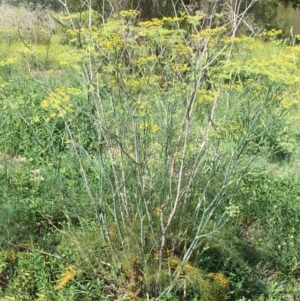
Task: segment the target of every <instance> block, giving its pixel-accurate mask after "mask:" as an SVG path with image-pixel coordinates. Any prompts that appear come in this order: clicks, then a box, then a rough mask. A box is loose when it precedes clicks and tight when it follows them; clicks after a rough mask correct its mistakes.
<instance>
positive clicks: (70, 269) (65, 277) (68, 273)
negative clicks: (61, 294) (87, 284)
mask: <svg viewBox="0 0 300 301" xmlns="http://www.w3.org/2000/svg"><path fill="white" fill-rule="evenodd" d="M76 275H78V270H77V269H76V267H75V266H73V265H69V266H67V267H66V268H65V271H64V273H63V274H62V277H61V279H60V282H59V284H58V285H57V286H56V287H55V288H54V290H55V291H58V290H60V289H62V288H63V287H65V286H66V285H67V284H68V283H69V282H70V281H71V280H73V279H74V278H75V276H76Z"/></svg>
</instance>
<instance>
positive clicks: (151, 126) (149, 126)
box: [140, 121, 160, 133]
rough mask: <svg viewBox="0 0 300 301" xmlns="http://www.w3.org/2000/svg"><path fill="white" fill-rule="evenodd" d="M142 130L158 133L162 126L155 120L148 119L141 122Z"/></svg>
mask: <svg viewBox="0 0 300 301" xmlns="http://www.w3.org/2000/svg"><path fill="white" fill-rule="evenodd" d="M140 129H141V130H148V131H149V132H150V133H157V132H158V131H159V130H160V127H159V126H158V125H157V124H156V123H155V122H153V121H147V122H143V123H142V124H140Z"/></svg>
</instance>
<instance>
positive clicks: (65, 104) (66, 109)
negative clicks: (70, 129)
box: [41, 87, 80, 119]
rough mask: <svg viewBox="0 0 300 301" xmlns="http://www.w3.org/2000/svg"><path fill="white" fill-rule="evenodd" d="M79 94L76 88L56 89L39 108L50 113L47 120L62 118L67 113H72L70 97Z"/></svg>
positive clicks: (72, 106)
mask: <svg viewBox="0 0 300 301" xmlns="http://www.w3.org/2000/svg"><path fill="white" fill-rule="evenodd" d="M79 93H80V90H78V89H76V88H71V87H69V88H56V89H55V90H54V91H52V92H51V93H50V94H49V95H48V97H47V98H46V99H44V100H43V101H42V102H41V107H42V109H44V110H47V109H48V110H50V111H52V112H51V113H50V115H49V119H53V118H56V117H64V116H65V115H66V114H67V113H72V112H74V105H73V104H72V102H71V100H70V99H71V96H72V95H78V94H79Z"/></svg>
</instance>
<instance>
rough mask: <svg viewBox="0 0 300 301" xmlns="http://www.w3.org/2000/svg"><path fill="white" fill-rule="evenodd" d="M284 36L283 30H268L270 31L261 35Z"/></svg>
mask: <svg viewBox="0 0 300 301" xmlns="http://www.w3.org/2000/svg"><path fill="white" fill-rule="evenodd" d="M280 34H282V30H281V29H278V30H276V29H271V30H268V31H264V32H263V33H261V34H260V37H269V38H271V37H276V36H278V35H280Z"/></svg>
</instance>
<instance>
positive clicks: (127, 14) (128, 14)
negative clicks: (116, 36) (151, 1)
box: [120, 9, 140, 19]
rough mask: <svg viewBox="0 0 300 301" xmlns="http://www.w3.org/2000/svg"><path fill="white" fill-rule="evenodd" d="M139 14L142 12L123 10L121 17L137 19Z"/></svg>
mask: <svg viewBox="0 0 300 301" xmlns="http://www.w3.org/2000/svg"><path fill="white" fill-rule="evenodd" d="M139 14H140V12H139V11H137V10H134V9H129V10H122V11H121V12H120V16H121V17H123V18H125V19H135V18H136V17H137V16H138V15H139Z"/></svg>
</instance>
